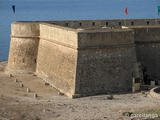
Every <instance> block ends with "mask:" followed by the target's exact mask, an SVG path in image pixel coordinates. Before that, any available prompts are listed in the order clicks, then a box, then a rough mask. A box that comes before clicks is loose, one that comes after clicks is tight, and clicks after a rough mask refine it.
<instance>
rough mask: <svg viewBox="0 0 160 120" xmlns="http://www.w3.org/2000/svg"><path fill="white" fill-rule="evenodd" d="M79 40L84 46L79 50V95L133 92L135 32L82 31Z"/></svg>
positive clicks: (77, 76) (77, 88) (77, 75)
mask: <svg viewBox="0 0 160 120" xmlns="http://www.w3.org/2000/svg"><path fill="white" fill-rule="evenodd" d="M92 41H93V42H92ZM79 43H81V46H82V43H83V47H80V48H79V51H78V59H77V60H78V61H77V73H76V94H82V95H94V94H102V93H113V92H128V91H131V88H132V72H133V66H134V64H135V63H136V53H135V45H134V33H133V31H131V30H128V31H117V32H114V31H110V32H106V33H103V32H97V33H79ZM89 43H90V45H89ZM94 43H96V44H94Z"/></svg>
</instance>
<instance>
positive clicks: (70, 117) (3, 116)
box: [0, 62, 160, 120]
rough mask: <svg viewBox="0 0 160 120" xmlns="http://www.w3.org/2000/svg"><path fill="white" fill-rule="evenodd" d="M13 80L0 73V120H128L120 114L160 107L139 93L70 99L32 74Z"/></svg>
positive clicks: (21, 75) (18, 76) (159, 102)
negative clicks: (112, 97) (109, 97)
mask: <svg viewBox="0 0 160 120" xmlns="http://www.w3.org/2000/svg"><path fill="white" fill-rule="evenodd" d="M5 65H6V62H1V63H0V68H2V67H4V66H5ZM13 76H14V77H9V75H8V74H6V73H4V72H3V71H1V72H0V120H127V119H128V120H129V119H130V118H128V117H124V116H122V113H123V112H126V111H127V112H129V111H130V112H134V111H138V110H144V109H145V110H147V109H151V108H158V107H160V100H156V99H154V98H150V97H147V95H145V94H141V93H136V94H123V95H114V99H113V100H108V99H107V95H100V96H92V97H84V98H79V99H69V98H67V97H66V96H60V95H58V91H57V90H56V89H54V88H52V87H50V86H48V85H45V84H44V82H43V80H41V79H40V78H38V77H36V76H35V75H33V74H19V75H13ZM15 79H17V82H16V81H15ZM21 84H23V85H24V86H23V87H21ZM27 88H29V89H30V90H31V92H29V93H28V92H27ZM35 93H37V95H38V98H34V94H35Z"/></svg>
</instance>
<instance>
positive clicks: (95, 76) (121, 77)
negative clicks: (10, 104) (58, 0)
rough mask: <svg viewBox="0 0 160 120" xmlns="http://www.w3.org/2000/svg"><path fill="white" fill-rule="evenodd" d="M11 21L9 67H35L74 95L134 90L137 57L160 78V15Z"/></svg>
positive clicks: (19, 69) (27, 69)
mask: <svg viewBox="0 0 160 120" xmlns="http://www.w3.org/2000/svg"><path fill="white" fill-rule="evenodd" d="M11 27H12V30H11V31H12V32H11V43H10V53H9V60H8V67H7V70H8V71H9V72H13V71H14V72H15V71H16V72H35V73H36V74H37V75H39V76H40V77H41V78H43V79H44V80H46V81H47V82H48V83H50V84H51V85H52V86H54V87H55V88H57V89H59V90H60V91H61V92H63V93H65V94H66V95H68V96H69V97H72V98H73V97H75V96H77V95H78V96H81V95H82V96H84V95H95V94H103V93H110V92H127V91H131V89H132V78H133V76H132V75H133V72H134V71H135V70H134V68H135V67H134V66H135V64H137V62H140V63H142V64H143V65H144V66H145V67H147V69H148V72H149V73H150V74H151V76H152V77H154V79H160V76H159V74H158V72H159V69H160V64H159V62H158V59H159V57H160V56H159V49H160V44H159V43H160V33H159V31H160V20H159V19H156V20H155V19H143V20H141V19H139V20H79V21H39V22H15V23H13V24H12V25H11ZM153 53H154V55H153ZM151 56H153V57H152V58H151ZM151 61H153V62H154V63H153V62H151Z"/></svg>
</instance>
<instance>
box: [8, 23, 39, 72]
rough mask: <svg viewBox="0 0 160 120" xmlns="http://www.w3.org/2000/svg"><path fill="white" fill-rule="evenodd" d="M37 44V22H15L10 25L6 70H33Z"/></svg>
mask: <svg viewBox="0 0 160 120" xmlns="http://www.w3.org/2000/svg"><path fill="white" fill-rule="evenodd" d="M38 44H39V24H37V23H34V22H28V23H24V22H15V23H13V24H12V25H11V43H10V52H9V58H8V66H7V70H8V71H13V72H15V71H21V72H34V71H35V69H36V61H37V60H36V59H37V51H38Z"/></svg>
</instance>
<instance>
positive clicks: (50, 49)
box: [36, 24, 77, 97]
mask: <svg viewBox="0 0 160 120" xmlns="http://www.w3.org/2000/svg"><path fill="white" fill-rule="evenodd" d="M40 36H41V38H40V43H39V50H38V60H37V70H36V72H37V73H38V74H39V75H40V76H41V77H42V78H44V79H45V80H46V81H48V82H49V83H50V84H51V85H52V86H54V87H55V88H57V89H59V90H60V91H61V92H63V93H65V94H67V95H68V96H69V97H72V94H74V92H75V77H76V76H75V75H76V64H77V49H76V48H75V46H77V45H76V44H77V43H76V42H77V33H76V32H75V31H73V30H71V29H63V28H62V27H57V26H54V25H47V24H40Z"/></svg>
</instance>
